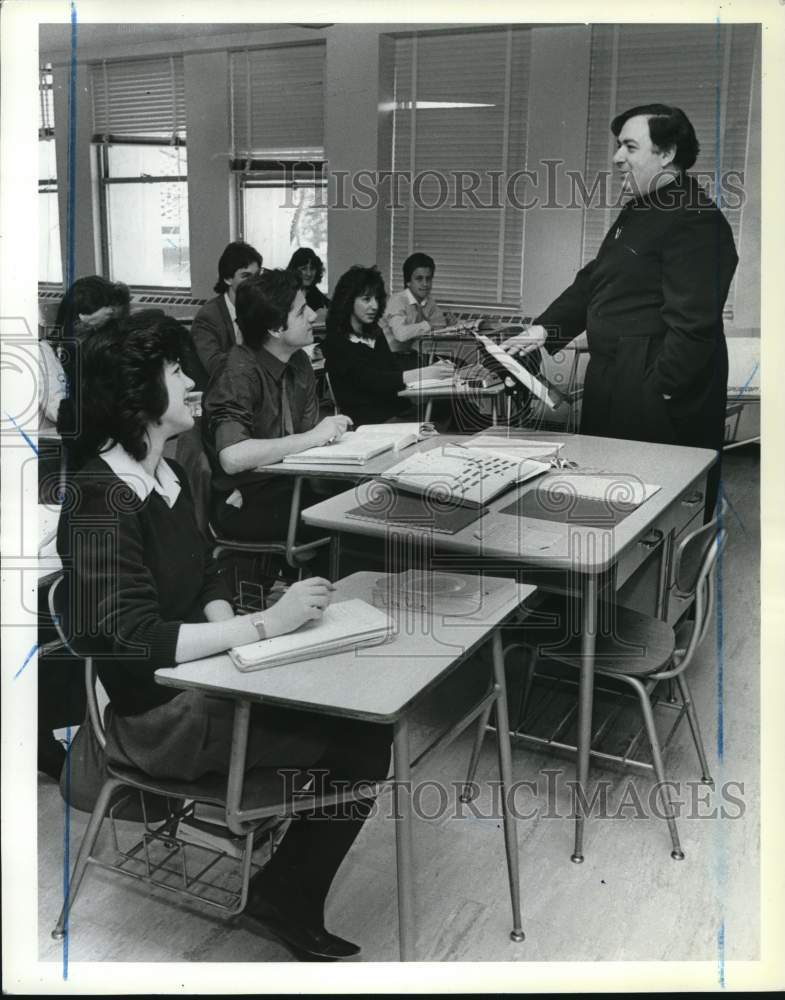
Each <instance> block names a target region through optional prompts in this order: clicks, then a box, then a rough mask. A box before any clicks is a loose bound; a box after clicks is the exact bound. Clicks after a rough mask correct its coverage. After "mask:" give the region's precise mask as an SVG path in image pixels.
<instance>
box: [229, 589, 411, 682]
mask: <svg viewBox="0 0 785 1000" xmlns="http://www.w3.org/2000/svg"><path fill="white" fill-rule="evenodd" d="M391 633H392V623H391V621H390V618H389V615H386V614H384V612H382V611H380V610H379V609H378V608H374V607H371V605H370V604H367V603H366V602H365V601H361V600H359V599H358V598H352V599H351V600H349V601H341V602H340V603H339V604H330V605H328V607H327V608H325V610H324V614H323V615H322V617H321V618H320V619H319V621H314V622H307V623H306V624H305V625H302V626H301V627H300V628H298V629H297V630H296V631H295V632H289V633H287V634H286V635H277V636H275V637H274V638H272V639H262V640H261V641H260V642H251V643H248V644H247V645H245V646H236V647H235V648H234V649H230V650H229V656H230V657H231V659H232V663H234V665H235V666H236V667H237V669H238V670H243V671H247V670H263V669H266V668H267V667H280V666H283V665H284V664H286V663H295V662H296V661H297V660H310V659H314V658H317V657H322V656H329V655H330V654H331V653H340V652H342V651H343V650H346V649H355V648H356V647H358V646H372V645H376V644H377V643H380V642H385V641H386V640H387V639H388V638H389V637H390V635H391Z"/></svg>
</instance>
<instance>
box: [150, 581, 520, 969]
mask: <svg viewBox="0 0 785 1000" xmlns="http://www.w3.org/2000/svg"><path fill="white" fill-rule="evenodd" d="M378 579H379V574H378V573H355V574H353V575H352V576H349V577H347V578H346V579H345V580H341V581H340V583H339V584H338V587H337V591H336V594H335V596H334V597H333V600H334V601H339V600H347V599H348V598H351V597H359V598H362V599H364V600H369V599H370V595H371V592H372V589H373V586H374V583H375V582H376V581H377V580H378ZM532 590H533V588H532V587H526V586H521V585H519V584H517V583H515V582H513V581H512V580H510V581H503V582H502V585H501V588H500V589H498V590H497V591H496V592H495V594H494V595H493V596H492V597H490V598H488V600H487V601H485V606H482V607H481V609H480V611H479V612H477V613H475V614H473V615H471V616H466V617H460V618H455V617H445V616H443V615H439V614H434V615H424V614H422V613H419V612H413V611H401V612H396V611H395V610H391V612H390V613H391V616H392V618H393V622H394V623H395V628H394V637H393V639H392V640H391V641H390V642H389V643H385V644H383V645H379V646H368V647H365V648H360V649H356V650H352V651H350V652H345V653H338V654H334V655H332V656H322V657H320V658H318V659H312V660H303V661H300V662H299V663H291V664H287V665H285V666H281V667H274V668H271V669H267V670H257V671H253V672H250V673H242V672H240V671H239V670H237V669H236V668H235V667H234V665H233V664H232V661H231V660H230V659H229V657H228V656H227V655H226V654H222V655H220V656H212V657H209V658H206V659H203V660H194V661H193V662H191V663H183V664H181V665H180V666H178V667H174V668H168V669H164V670H158V671H157V672H156V675H155V677H156V680H157V681H158V682H159V683H160V684H165V685H168V686H171V687H177V688H199V689H201V690H204V691H206V692H208V693H209V694H211V695H217V696H222V697H226V698H228V699H231V700H232V701H234V702H235V715H234V731H233V736H232V753H231V763H230V772H229V777H228V786H227V787H228V798H227V813H228V815H229V816H230V817H231V816H232V815H233V816H234V818H235V819H236V820H237V821H238V822H245V821H248V820H252V819H253V818H254V813H253V811H252V810H242V809H241V802H242V784H243V776H244V771H245V750H246V745H247V736H248V724H249V717H250V711H251V703H252V702H265V703H267V704H271V705H278V706H281V707H284V708H294V709H302V710H307V711H313V712H323V713H325V714H327V715H336V716H340V717H344V718H350V719H363V720H365V721H368V722H377V723H392V725H393V780H394V781H395V797H396V819H397V820H398V822H396V825H395V845H396V859H397V878H398V921H399V931H400V953H401V959H402V960H403V961H407V960H412V959H414V958H415V940H416V938H415V923H414V898H413V889H414V871H413V864H412V816H411V798H412V784H411V776H412V771H413V769H414V768H415V767H419V766H420V764H421V763H422V762H423V761H424V759H425V758H426V757H429V756H430V755H431V753H432V752H433V751H436V750H438V749H441V748H442V747H444V746H446V745H447V744H448V743H449V742H450V741H451V740H452V739H453V738H455V737H456V736H457V735H458V734H459V733H461V732H462V731H463V730H464V729H465V728H466V727H467V726H468V725H469V724H470V723H471V722H473V721H475V720H477V719H480V718H481V717H482V719H483V722H484V721H485V720H487V718H488V714H489V712H490V710H491V708H492V707H494V706H495V709H496V720H497V725H498V731H499V748H498V754H499V771H500V778H501V782H502V787H501V790H500V791H501V801H502V808H503V809H504V840H505V847H506V852H507V864H508V874H509V881H510V897H511V901H512V912H513V930H512V933H511V937H512V938H513V940H515V941H522V940H523V932H522V930H521V917H520V898H519V879H518V845H517V835H516V828H515V818H514V815H513V814H512V813H511V812H509V811H508V810H507V809H506V808H505V803H506V789H508V788H510V785H511V781H512V777H511V767H512V764H511V756H510V740H509V734H508V729H509V723H508V718H507V691H506V684H505V677H504V661H503V656H502V644H501V637H500V633H499V631H498V629H496V626H497V625H499V624H500V623H502V622H503V621H505V620H506V619H507V618H508V617H509V616H510V615H512V614H513V613H514V612H515V611H516V609H517V608H518V607H519V606H520V604H521V602H522V601H523V600H525V599H526V597H528V596H529V594H530V593H531V592H532ZM490 633H493V639H492V642H493V682H492V683H491V684H490V686H489V689H488V691H487V693H486V694H485V695H484V697H482V698H481V699H480V701H478V702H477V703H476V704H474V705H473V706H472V707H471V708H470V709H469V710H468V711H467V712H466V713H465V714H464V715H463V716H462V718H460V719H457V720H455V721H454V722H453V723H452V724H451V725H450V726H449V728H448V729H447V730H446V731H445V732H443V733H442V734H441V735H440V736H439V737H438V738H437V739H436V740H435V741H434V742H433V743H432V744H431V745H430V746H429V747H428V748H427V749H426V750H425V751H424V752H423V753H421V754H420V755H419V756H418V757H417V759H416V760H414V761H412V760H411V754H410V748H409V717H410V715H411V713H412V711H413V710H414V709H415V708H416V706H417V704H418V702H420V700H421V699H422V698H423V696H424V695H426V694H427V693H429V692H431V691H432V690H433V689H434V688H435V687H436V686H437V684H438V683H439V682H440V681H442V680H444V679H445V678H446V677H447V676H448V674H450V673H451V672H452V671H453V670H454V669H455V668H456V667H457V666H458V664H459V663H461V662H462V661H463V660H465V659H466V657H467V656H468V655H469V654H470V653H471V652H473V651H474V650H475V649H477V648H478V647H479V646H480V645H482V643H483V642H484V641H485V640H486V639H487V638H488V636H489V634H490Z"/></svg>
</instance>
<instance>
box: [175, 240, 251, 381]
mask: <svg viewBox="0 0 785 1000" xmlns="http://www.w3.org/2000/svg"><path fill="white" fill-rule="evenodd" d="M261 269H262V257H261V254H260V253H259V252H258V251H257V250H255V249H254V248H253V247H252V246H251V245H250V244H248V243H242V242H240V241H238V242H236V243H230V244H229V245H228V246H227V247H226V249H225V250H224V252H223V253H222V254H221V257H220V260H219V261H218V281H216V283H215V288H214V291H216V292H217V293H218V294H217V295H216V296H215V298H214V299H210V301H209V302H206V303H205V304H204V305H203V306H202V308H201V309H200V310H199V312H198V313H197V314H196V316H195V317H194V321H193V325H192V327H191V337H192V339H193V342H194V347H195V348H196V354H197V357H198V361H197V360H196V359H194V363H193V365H192V366H193V367H196V369H197V370H196V371H188V372H187V374H188V375H190V377H191V378H192V379H193V380H194V382H195V383H196V388H197V389H200V390H201V389H205V388H206V387H207V383H208V381H209V380H210V377H211V376H212V375H213V374H214V372H215V371H216V369H217V368H218V367H219V366H220V364H221V361H223V359H224V358H225V357H226V354H227V353H228V351H229V348H230V347H233V346H234V345H235V344H242V342H243V336H242V332H241V331H240V327H239V326H238V325H237V314H236V312H235V308H234V304H235V296H236V294H237V287H238V285H239V284H240V282H241V281H243V280H244V279H245V278H251V277H253V276H254V275H255V274H259V272H260V271H261Z"/></svg>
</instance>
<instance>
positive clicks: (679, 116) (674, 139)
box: [611, 104, 700, 170]
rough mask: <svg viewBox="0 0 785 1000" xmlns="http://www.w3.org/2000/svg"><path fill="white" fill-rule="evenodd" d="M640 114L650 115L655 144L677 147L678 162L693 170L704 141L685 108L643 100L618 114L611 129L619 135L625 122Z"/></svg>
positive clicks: (681, 166) (681, 168) (676, 164)
mask: <svg viewBox="0 0 785 1000" xmlns="http://www.w3.org/2000/svg"><path fill="white" fill-rule="evenodd" d="M637 115H646V117H647V118H648V119H649V136H650V138H651V141H652V145H654V146H656V147H657V149H660V150H665V149H675V150H676V153H675V155H674V157H673V163H674V165H675V166H677V167H678V168H679V169H680V170H689V169H690V167H691V166H692V165H693V163H695V161H696V160H697V159H698V153H699V152H700V144H699V143H698V139H697V136H696V135H695V129H694V128H693V127H692V122H691V121H690V120H689V118H688V117H687V116H686V115H685V114H684V112H683V111H682V110H681V108H675V107H673V106H671V105H670V104H641V105H639V106H638V107H636V108H630V110H629V111H624V112H623V113H622V114H620V115H616V117H615V118H614V119H613V121H612V122H611V132H613V134H614V135H615V136H616V137H617V138H618V135H619V132H621V130H622V128H623V127H624V123H625V122H626V121H627V120H628V119H630V118H635V117H636V116H637Z"/></svg>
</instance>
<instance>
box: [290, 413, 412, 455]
mask: <svg viewBox="0 0 785 1000" xmlns="http://www.w3.org/2000/svg"><path fill="white" fill-rule="evenodd" d="M421 431H422V424H418V423H409V424H364V425H363V426H362V427H358V428H357V430H355V431H346V433H345V434H343V435H342V437H341V439H340V441H336V442H335V444H325V445H320V446H319V447H317V448H308V449H306V450H305V451H300V452H298V453H297V454H296V455H286V456H285V457H284V459H283V461H284V463H285V464H287V465H300V464H301V463H303V462H305V463H308V462H314V463H316V464H319V465H364V464H365V462H367V461H368V460H369V459H371V458H374V457H375V456H376V455H382V454H383V453H384V452H385V451H403V449H404V448H408V447H409V446H410V445H413V444H415V443H416V442H417V441H419V440H420V432H421Z"/></svg>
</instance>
